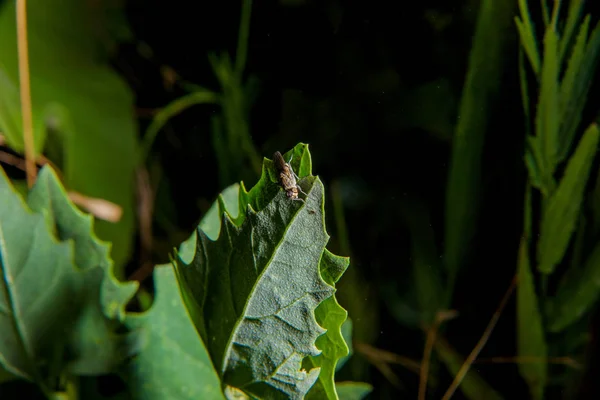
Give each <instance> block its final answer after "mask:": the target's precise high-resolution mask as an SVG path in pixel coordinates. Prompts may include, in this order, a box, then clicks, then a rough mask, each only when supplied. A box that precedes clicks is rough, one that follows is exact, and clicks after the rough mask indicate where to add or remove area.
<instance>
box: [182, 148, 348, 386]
mask: <svg viewBox="0 0 600 400" xmlns="http://www.w3.org/2000/svg"><path fill="white" fill-rule="evenodd" d="M284 158H285V159H286V160H289V159H290V158H292V160H291V164H292V166H293V168H294V170H295V171H296V172H297V173H298V175H299V176H300V177H301V181H300V184H301V186H302V188H303V191H304V192H307V193H308V196H307V197H306V198H305V199H304V202H301V201H292V200H290V199H288V198H287V197H286V195H285V193H284V192H283V190H281V188H280V187H279V185H278V184H277V182H276V180H275V171H274V170H273V166H272V163H271V161H270V160H265V162H264V164H263V173H262V177H261V179H260V181H259V182H258V183H257V185H256V186H255V187H253V188H252V189H251V190H250V191H249V192H246V191H245V190H244V189H243V185H242V190H240V197H239V199H240V200H239V201H240V204H239V207H240V209H241V210H242V211H243V213H241V214H240V215H239V216H238V218H235V220H233V219H232V217H231V214H230V213H229V212H228V211H227V209H226V206H225V204H224V202H220V212H221V215H222V224H221V228H220V235H219V238H218V239H217V240H216V241H212V240H210V238H209V237H208V236H207V235H206V234H205V233H204V232H203V231H202V230H198V231H197V232H196V240H195V241H196V254H195V257H194V259H193V260H192V261H191V262H190V263H189V264H188V263H186V262H184V261H187V260H184V259H186V258H187V257H179V258H178V259H177V260H176V265H177V273H178V277H179V281H180V285H181V288H182V292H183V298H184V299H185V301H186V305H187V307H188V310H189V312H190V314H191V315H192V317H193V319H194V323H195V324H196V328H197V330H198V332H199V333H200V335H201V337H202V338H203V340H204V343H206V346H207V348H208V351H209V353H210V355H211V359H212V362H213V364H214V365H215V368H216V369H217V371H218V373H219V375H220V376H221V377H222V380H223V383H224V384H226V385H229V386H230V387H233V388H238V389H240V390H242V391H244V392H246V393H247V394H250V395H252V396H258V397H261V398H263V397H269V398H301V397H302V396H304V395H305V394H306V393H307V392H308V390H309V389H310V388H311V387H312V386H313V384H314V383H315V381H316V380H317V378H318V377H319V369H318V368H313V369H310V370H309V371H305V370H304V369H302V366H303V364H302V361H303V359H305V358H306V357H307V356H312V357H315V358H313V359H312V362H313V363H315V360H319V361H318V362H319V363H320V365H322V368H323V370H327V369H329V370H330V371H331V373H328V376H327V377H326V379H327V380H329V379H331V380H332V379H333V371H334V370H335V362H336V361H337V359H338V358H339V357H340V356H341V355H344V354H346V352H347V349H346V348H345V345H343V339H342V338H341V335H340V333H339V329H340V328H339V327H340V325H341V323H342V322H343V318H345V316H343V317H342V312H343V313H345V311H343V310H342V309H341V308H338V307H336V304H335V303H331V302H329V303H325V305H324V306H323V303H322V302H323V301H324V300H325V299H327V298H330V297H331V296H332V295H333V292H334V290H335V289H334V288H333V287H332V286H331V285H329V284H328V283H326V281H329V280H330V279H333V278H335V279H333V281H335V280H337V278H339V275H341V273H342V272H343V268H341V266H344V265H345V264H344V263H340V262H337V261H336V262H329V261H327V263H328V264H329V267H327V268H323V265H322V264H321V262H322V261H321V258H322V256H323V254H324V251H325V244H326V243H327V241H328V238H329V237H328V235H327V233H326V231H325V225H324V214H323V201H324V190H323V185H322V183H321V181H320V180H319V179H318V178H315V177H312V176H310V172H311V171H310V154H309V153H308V151H307V147H306V146H305V145H302V144H299V145H298V146H296V147H295V149H294V150H292V151H290V152H288V153H286V154H285V155H284ZM301 196H302V197H304V195H301ZM246 204H247V207H242V206H244V205H246ZM243 209H245V210H243ZM325 254H327V253H325ZM324 257H329V256H328V255H325V256H324ZM334 260H335V259H334ZM325 265H327V264H325ZM320 266H321V268H320ZM336 266H338V267H340V268H333V269H332V268H331V267H336ZM344 268H345V266H344ZM328 271H329V272H328ZM333 271H337V272H335V273H333ZM328 276H329V277H328ZM324 279H325V280H324ZM320 304H321V305H322V307H323V309H322V311H324V313H323V314H322V315H318V319H319V322H321V323H323V324H324V325H327V326H329V325H331V328H330V329H332V330H336V332H333V335H332V336H328V338H326V339H323V340H322V341H320V342H318V344H320V345H321V346H322V347H323V348H322V349H320V348H317V346H316V345H315V342H316V341H317V338H318V337H319V336H321V335H322V334H323V333H324V332H325V329H323V327H321V326H319V324H318V321H317V317H316V316H315V309H316V308H317V306H319V305H320ZM328 304H331V306H328ZM336 310H337V311H336ZM339 310H342V312H340V311H339ZM332 311H335V314H338V313H339V314H338V316H335V315H332V316H329V313H331V312H332ZM336 336H337V337H336ZM331 338H334V339H333V340H332V339H331ZM340 349H341V350H340ZM326 351H327V352H330V351H333V352H334V355H333V356H331V355H326V354H324V353H326ZM335 353H337V355H336V354H335ZM320 354H323V357H322V358H321V359H318V358H317V356H319V355H320ZM326 366H327V367H326ZM320 384H323V382H321V383H320ZM330 387H331V386H330Z"/></svg>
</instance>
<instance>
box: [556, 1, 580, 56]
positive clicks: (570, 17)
mask: <svg viewBox="0 0 600 400" xmlns="http://www.w3.org/2000/svg"><path fill="white" fill-rule="evenodd" d="M584 3H585V0H570V1H569V11H568V14H567V19H566V22H565V27H564V29H563V34H562V37H561V39H560V53H559V54H560V56H559V64H560V65H562V64H563V61H564V59H565V57H566V56H567V53H568V52H569V47H570V46H571V43H572V41H573V34H574V33H575V30H576V28H577V27H580V32H581V24H579V19H580V18H581V13H582V11H583V4H584Z"/></svg>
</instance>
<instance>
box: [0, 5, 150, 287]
mask: <svg viewBox="0 0 600 400" xmlns="http://www.w3.org/2000/svg"><path fill="white" fill-rule="evenodd" d="M27 5H28V8H27V20H28V52H29V66H30V75H31V96H32V107H33V127H34V137H35V146H36V152H37V153H38V154H39V152H40V151H41V150H42V149H43V148H44V146H45V144H46V132H47V128H48V127H52V129H54V130H58V131H60V132H61V134H62V137H63V138H64V142H63V143H61V144H62V146H63V148H64V154H65V163H64V165H63V166H62V170H63V172H64V178H65V183H66V186H67V187H68V188H69V190H75V191H77V192H80V193H82V194H84V195H86V196H90V197H95V198H100V199H105V200H109V201H111V202H113V203H116V204H118V205H119V206H121V207H122V209H123V216H122V219H121V220H120V221H119V222H118V223H110V222H107V221H102V220H99V221H98V222H97V223H96V224H95V228H96V231H97V233H98V236H99V237H100V238H101V239H103V240H109V241H111V242H112V247H111V249H112V250H111V254H112V258H113V259H114V261H115V264H116V266H117V271H116V272H117V274H118V275H119V276H120V275H122V271H121V270H122V267H123V265H124V263H125V262H126V261H127V259H128V258H129V253H130V249H131V245H132V240H133V236H134V235H133V229H134V206H133V200H134V196H133V192H132V190H133V188H134V184H133V183H134V169H135V165H136V154H137V146H138V145H137V138H136V127H135V122H134V115H133V97H132V94H131V92H130V90H129V88H128V87H127V85H126V84H125V82H123V80H122V79H121V78H120V77H119V76H118V75H117V74H116V73H115V72H114V71H112V70H111V69H110V66H109V63H108V59H107V57H106V54H105V53H103V52H102V51H99V49H100V48H101V46H99V41H98V35H97V32H95V31H94V27H95V26H98V24H96V23H95V22H98V21H97V19H100V18H104V17H105V12H104V11H103V10H102V9H98V8H97V7H104V6H105V5H104V4H103V3H102V2H85V1H79V0H56V1H39V0H37V1H29V2H27ZM15 21H16V20H15V2H14V1H8V2H3V3H2V6H0V49H2V54H1V56H0V85H1V86H0V113H1V114H2V115H1V116H0V124H1V125H2V129H3V133H4V134H5V136H6V139H7V141H8V143H9V145H10V146H11V147H13V148H14V149H16V150H17V151H23V149H24V147H23V139H22V137H23V134H22V125H21V124H22V120H21V113H20V106H19V103H18V97H17V93H18V87H19V83H18V82H19V79H18V57H17V39H16V22H15ZM15 102H16V103H15Z"/></svg>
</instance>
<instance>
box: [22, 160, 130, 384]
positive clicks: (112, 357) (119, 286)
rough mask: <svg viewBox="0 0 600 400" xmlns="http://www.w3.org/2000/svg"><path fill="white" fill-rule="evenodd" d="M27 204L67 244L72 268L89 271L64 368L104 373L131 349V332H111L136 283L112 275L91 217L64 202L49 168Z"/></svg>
mask: <svg viewBox="0 0 600 400" xmlns="http://www.w3.org/2000/svg"><path fill="white" fill-rule="evenodd" d="M27 203H28V205H29V206H30V207H31V209H32V210H33V211H34V212H38V213H43V214H44V215H45V217H46V219H47V222H48V225H49V226H50V227H53V228H54V231H55V232H56V235H57V237H58V239H59V240H60V241H63V242H66V241H72V242H73V245H74V250H75V265H76V266H77V268H79V269H81V270H84V271H85V270H92V269H95V271H91V272H90V273H89V274H87V275H86V276H85V278H84V282H83V284H84V287H85V292H84V296H83V297H82V298H81V299H80V301H79V304H78V305H79V307H80V308H81V313H80V314H79V316H78V318H77V319H76V321H75V322H74V325H73V332H72V333H71V335H70V337H69V343H68V349H69V352H70V354H71V361H70V363H69V370H70V371H71V372H73V373H75V374H78V375H101V374H107V373H109V372H111V371H112V370H113V369H114V368H115V367H116V366H117V364H118V363H120V362H121V361H122V360H124V359H125V358H126V357H129V356H131V355H133V353H132V352H134V351H135V345H134V341H135V335H134V334H117V333H116V331H117V329H118V327H119V323H118V320H119V319H120V320H122V319H123V318H124V316H125V306H126V304H127V303H128V302H129V300H131V298H132V297H133V295H134V294H135V292H136V290H137V287H138V284H137V282H127V283H121V282H119V281H117V280H116V279H115V277H114V275H113V264H112V260H111V259H110V256H109V246H108V245H107V244H106V243H102V242H101V241H99V240H98V239H97V237H96V236H95V235H94V232H93V220H92V218H91V216H90V215H87V214H84V213H82V212H80V211H79V210H78V209H77V208H75V206H74V205H73V204H72V203H71V202H70V201H69V200H68V198H67V194H66V192H65V191H64V189H63V187H62V186H61V185H60V183H59V180H58V177H57V176H56V175H55V174H54V172H53V171H52V169H51V168H49V167H44V168H43V169H42V170H41V172H40V174H39V176H38V179H37V181H36V183H35V186H34V188H33V190H32V191H31V192H30V193H29V197H28V199H27Z"/></svg>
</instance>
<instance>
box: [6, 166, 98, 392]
mask: <svg viewBox="0 0 600 400" xmlns="http://www.w3.org/2000/svg"><path fill="white" fill-rule="evenodd" d="M0 197H1V198H2V206H1V207H0V267H1V269H0V272H1V273H2V277H3V279H2V280H0V293H1V297H0V310H1V312H0V326H2V327H3V328H2V329H0V366H1V367H2V369H4V370H5V371H7V372H9V373H11V374H13V375H15V376H17V377H19V378H24V379H27V380H30V381H34V382H36V383H37V384H38V385H40V386H41V388H42V390H44V388H45V387H46V383H47V378H48V377H46V376H43V375H42V372H41V371H40V369H39V366H40V363H42V362H45V363H49V364H50V365H51V366H52V367H55V364H56V363H57V361H56V358H57V357H56V355H57V354H59V355H61V356H62V353H63V351H64V348H65V346H66V345H67V336H68V335H66V334H67V333H69V332H70V329H69V328H70V327H71V324H70V323H71V321H73V320H76V318H77V315H78V312H79V309H80V305H79V304H80V301H81V299H82V295H83V292H82V287H83V286H82V285H83V280H84V276H85V275H88V274H85V273H83V272H82V271H80V270H79V269H78V268H77V267H76V266H75V264H74V254H73V243H72V242H70V241H67V242H58V241H57V240H56V239H55V238H54V237H53V235H52V232H51V230H50V229H49V226H48V223H47V218H46V215H45V214H44V213H35V214H34V213H32V212H31V211H30V210H29V209H28V207H27V206H26V204H25V203H24V202H23V199H22V198H21V197H20V196H19V195H18V194H17V193H16V192H15V191H14V189H13V188H12V186H11V185H10V183H9V181H8V178H7V177H6V175H5V174H4V172H3V171H2V170H1V169H0ZM17 278H18V279H17ZM58 362H60V361H58ZM60 367H61V366H60V365H59V366H58V367H57V368H58V369H60ZM3 375H6V374H5V373H4V374H3ZM54 378H56V377H54ZM46 390H48V388H46Z"/></svg>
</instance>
